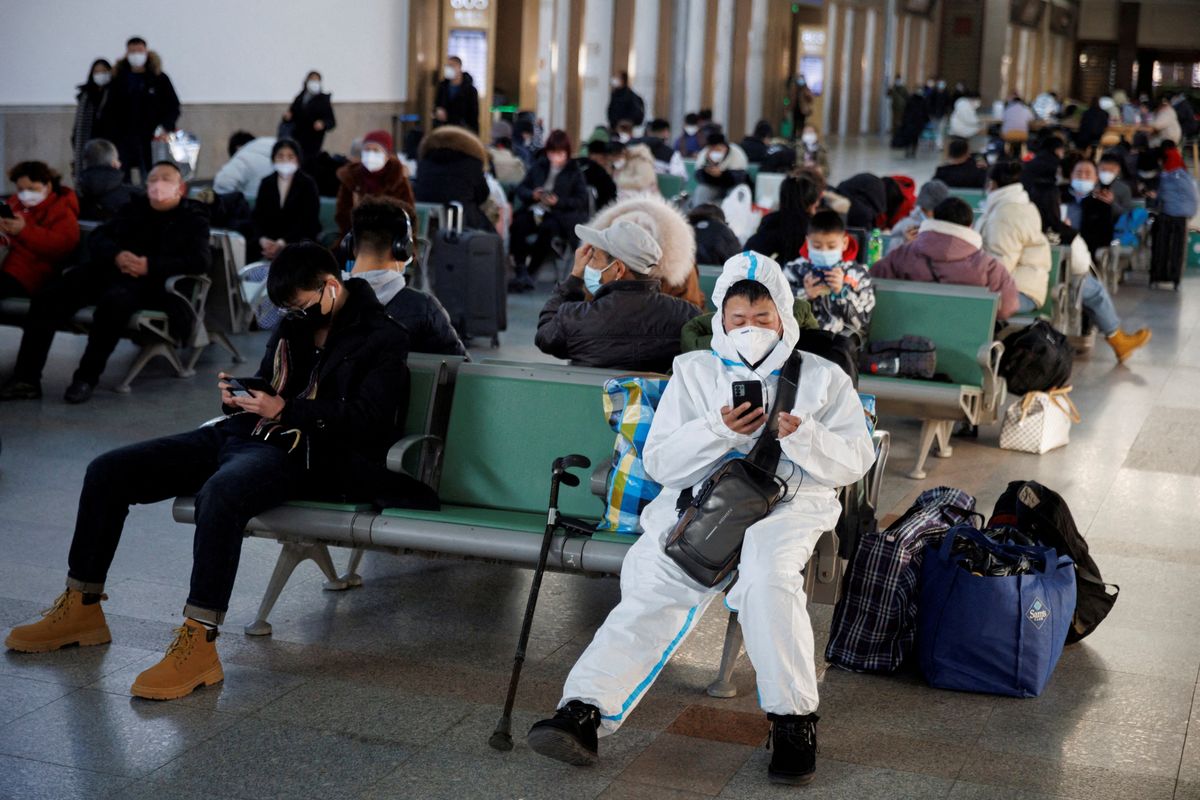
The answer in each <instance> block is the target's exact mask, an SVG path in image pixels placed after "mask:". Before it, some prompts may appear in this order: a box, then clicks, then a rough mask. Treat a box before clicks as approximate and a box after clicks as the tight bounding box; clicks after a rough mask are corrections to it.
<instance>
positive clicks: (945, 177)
mask: <svg viewBox="0 0 1200 800" xmlns="http://www.w3.org/2000/svg"><path fill="white" fill-rule="evenodd" d="M946 155H947V156H949V159H948V160H947V161H946V163H945V164H942V165H941V166H939V167H938V168H937V169H936V170H934V173H933V179H934V180H938V181H941V182H942V183H944V184H946V185H947V186H949V187H950V188H951V189H982V188H983V187H984V185H985V184H986V183H987V167H985V166H982V165H981V164H980V163H979V162H978V161H976V160H975V156H973V155H971V144H970V142H968V141H967V140H966V139H962V138H959V137H957V136H956V137H954V138H953V139H951V140H950V144H949V146H948V147H947V148H946Z"/></svg>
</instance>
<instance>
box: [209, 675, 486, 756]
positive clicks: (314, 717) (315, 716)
mask: <svg viewBox="0 0 1200 800" xmlns="http://www.w3.org/2000/svg"><path fill="white" fill-rule="evenodd" d="M226 680H228V678H227V679H226ZM474 709H475V706H473V705H471V704H469V703H464V702H462V701H460V700H454V699H452V698H446V697H432V696H429V695H422V694H417V693H414V692H410V691H405V690H403V689H389V688H384V687H378V686H362V685H359V684H354V683H350V682H348V681H340V680H332V679H326V680H316V681H310V682H308V683H306V684H304V685H303V686H300V687H298V688H296V689H294V690H292V691H290V692H288V693H287V694H284V695H283V696H281V697H278V698H277V699H275V700H274V701H273V702H271V703H270V704H268V705H266V707H264V708H262V709H261V710H259V712H258V714H257V716H259V717H263V718H266V719H270V720H273V721H275V722H279V723H281V724H287V725H302V726H305V727H308V728H318V729H322V730H332V731H339V732H342V733H350V734H355V735H361V736H367V737H370V738H372V739H383V740H388V741H395V742H402V743H406V744H413V745H427V744H431V743H436V742H438V741H439V740H440V736H441V734H443V733H445V732H446V731H448V730H449V729H450V728H453V727H454V726H455V725H457V724H458V723H459V722H461V721H462V720H463V719H464V718H465V717H466V716H467V715H468V714H470V713H472V712H473V711H474Z"/></svg>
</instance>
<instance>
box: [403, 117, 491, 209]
mask: <svg viewBox="0 0 1200 800" xmlns="http://www.w3.org/2000/svg"><path fill="white" fill-rule="evenodd" d="M417 158H418V159H419V160H418V162H417V178H416V180H415V181H414V183H413V193H414V195H415V196H416V199H417V202H420V203H442V204H445V203H462V206H463V227H466V228H471V229H473V230H480V231H493V232H494V231H495V230H496V228H495V226H493V225H492V223H491V221H490V220H488V218H487V215H485V214H484V213H483V208H482V206H483V204H484V203H486V202H487V199H488V184H487V178H485V177H484V176H483V175H484V170H485V168H486V165H487V160H488V156H487V150H486V149H485V148H484V146H483V142H481V141H479V137H478V136H476V135H475V134H474V133H472V132H471V131H470V130H468V129H467V128H461V127H459V126H457V125H443V126H441V127H440V128H435V129H434V130H432V131H430V132H429V134H428V135H427V136H426V137H425V138H424V139H422V140H421V146H420V148H419V149H418V150H417Z"/></svg>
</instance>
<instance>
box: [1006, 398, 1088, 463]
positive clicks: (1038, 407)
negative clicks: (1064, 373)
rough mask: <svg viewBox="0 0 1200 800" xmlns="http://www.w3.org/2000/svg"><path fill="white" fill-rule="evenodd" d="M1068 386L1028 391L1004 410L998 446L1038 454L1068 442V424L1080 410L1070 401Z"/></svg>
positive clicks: (1069, 438)
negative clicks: (1043, 390) (1018, 400)
mask: <svg viewBox="0 0 1200 800" xmlns="http://www.w3.org/2000/svg"><path fill="white" fill-rule="evenodd" d="M1070 392H1071V387H1070V386H1068V387H1066V388H1063V389H1052V390H1051V391H1049V392H1029V393H1028V394H1026V395H1025V397H1024V398H1022V400H1021V401H1020V402H1017V403H1013V404H1012V405H1011V406H1009V407H1008V411H1006V412H1004V426H1003V427H1002V428H1001V429H1000V447H1001V448H1003V449H1005V450H1017V451H1020V452H1022V453H1037V454H1038V455H1041V454H1042V453H1045V452H1047V451H1050V450H1053V449H1055V448H1056V447H1062V446H1063V445H1065V444H1067V443H1068V442H1070V441H1071V423H1073V422H1076V423H1077V422H1079V419H1080V418H1079V411H1078V410H1077V409H1076V408H1075V404H1074V403H1073V402H1071V397H1070Z"/></svg>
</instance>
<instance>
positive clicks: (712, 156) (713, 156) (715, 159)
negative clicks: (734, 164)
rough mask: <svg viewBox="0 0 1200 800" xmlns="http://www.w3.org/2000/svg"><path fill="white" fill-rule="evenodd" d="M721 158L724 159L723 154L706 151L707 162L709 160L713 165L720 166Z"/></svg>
mask: <svg viewBox="0 0 1200 800" xmlns="http://www.w3.org/2000/svg"><path fill="white" fill-rule="evenodd" d="M723 158H725V154H724V153H721V152H718V151H716V150H709V151H708V160H709V161H711V162H712V163H714V164H720V163H721V159H723Z"/></svg>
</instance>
